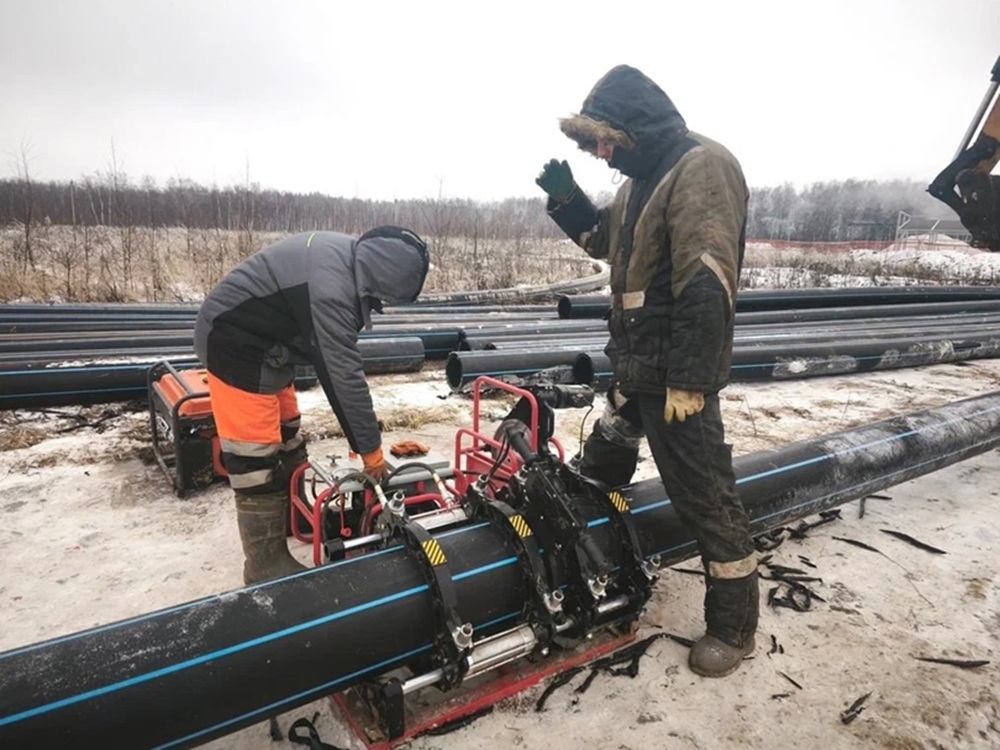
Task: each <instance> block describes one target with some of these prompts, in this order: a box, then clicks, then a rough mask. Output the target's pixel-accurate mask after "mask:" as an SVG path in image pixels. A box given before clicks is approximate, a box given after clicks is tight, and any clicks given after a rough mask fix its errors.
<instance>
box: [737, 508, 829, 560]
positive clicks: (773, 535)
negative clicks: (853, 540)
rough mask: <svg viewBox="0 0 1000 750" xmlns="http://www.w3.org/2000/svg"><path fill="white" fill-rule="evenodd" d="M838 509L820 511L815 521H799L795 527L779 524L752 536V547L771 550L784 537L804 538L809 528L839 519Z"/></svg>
mask: <svg viewBox="0 0 1000 750" xmlns="http://www.w3.org/2000/svg"><path fill="white" fill-rule="evenodd" d="M840 517H841V516H840V509H839V508H832V509H830V510H824V511H821V512H820V514H819V520H817V521H811V522H809V521H800V522H799V523H798V525H796V526H795V527H792V526H779V527H778V528H776V529H771V530H770V531H766V532H764V533H763V534H758V535H757V536H755V537H754V540H753V542H754V547H755V548H756V549H757V551H758V552H771V551H773V550H775V549H777V548H778V547H780V546H781V545H782V543H783V542H784V541H785V540H786V539H805V538H806V536H807V535H808V533H809V531H810V530H811V529H814V528H816V527H817V526H822V525H823V524H827V523H831V522H832V521H837V520H839V519H840Z"/></svg>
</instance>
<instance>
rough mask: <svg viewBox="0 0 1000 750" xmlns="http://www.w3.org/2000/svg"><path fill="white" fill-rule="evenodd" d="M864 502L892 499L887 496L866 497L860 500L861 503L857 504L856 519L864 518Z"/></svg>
mask: <svg viewBox="0 0 1000 750" xmlns="http://www.w3.org/2000/svg"><path fill="white" fill-rule="evenodd" d="M866 500H892V498H891V497H889V496H888V495H868V496H866V497H863V498H861V501H860V502H859V503H858V518H864V517H865V501H866Z"/></svg>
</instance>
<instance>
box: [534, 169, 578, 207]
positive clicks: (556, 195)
mask: <svg viewBox="0 0 1000 750" xmlns="http://www.w3.org/2000/svg"><path fill="white" fill-rule="evenodd" d="M535 183H536V184H537V185H538V187H540V188H541V189H542V190H544V191H545V192H546V193H548V194H549V195H550V196H552V200H554V201H556V203H568V202H569V199H570V198H571V197H572V196H573V191H574V190H576V182H574V180H573V172H572V170H571V169H570V168H569V164H567V163H566V161H565V160H564V161H559V160H558V159H550V160H549V162H548V164H546V165H545V166H544V167H542V171H541V172H539V174H538V177H536V178H535Z"/></svg>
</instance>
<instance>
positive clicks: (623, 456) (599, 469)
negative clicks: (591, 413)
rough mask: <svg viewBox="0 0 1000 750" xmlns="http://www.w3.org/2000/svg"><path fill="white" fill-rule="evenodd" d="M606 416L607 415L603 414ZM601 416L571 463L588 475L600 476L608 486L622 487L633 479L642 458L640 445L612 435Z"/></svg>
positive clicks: (594, 477)
mask: <svg viewBox="0 0 1000 750" xmlns="http://www.w3.org/2000/svg"><path fill="white" fill-rule="evenodd" d="M601 419H605V417H601ZM604 433H605V430H604V429H603V425H602V423H601V421H600V420H598V421H597V423H595V424H594V429H593V430H592V431H591V433H590V435H588V436H587V440H586V441H585V442H584V444H583V445H582V446H581V448H580V454H579V455H578V456H577V457H576V458H574V459H573V461H572V462H571V464H570V465H571V467H572V468H573V469H575V470H576V471H578V472H580V474H582V475H583V476H585V477H587V478H588V479H596V480H597V481H599V482H603V483H604V484H605V485H607V486H608V487H611V488H614V487H621V486H622V485H625V484H628V483H629V482H630V481H632V475H633V474H635V468H636V465H637V464H638V462H639V445H638V440H637V439H636V440H635V441H634V442H635V445H631V444H629V445H625V444H623V442H618V441H616V440H612V439H609V438H608V437H607V436H606V435H605V434H604Z"/></svg>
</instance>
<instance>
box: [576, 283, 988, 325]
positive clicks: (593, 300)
mask: <svg viewBox="0 0 1000 750" xmlns="http://www.w3.org/2000/svg"><path fill="white" fill-rule="evenodd" d="M602 296H603V299H604V303H603V305H602V304H601V301H600V300H601V297H602ZM578 299H579V303H577V298H576V297H575V296H574V295H563V296H561V297H560V298H559V302H558V310H559V317H561V318H586V317H590V318H601V317H604V316H605V315H607V313H608V310H609V308H610V305H611V301H610V297H608V296H607V295H581V296H580V297H579V298H578ZM962 300H965V301H969V300H1000V289H998V288H997V287H989V286H896V287H843V288H827V287H822V288H812V289H743V290H741V291H740V292H739V294H738V295H737V297H736V312H737V313H740V312H762V311H765V310H788V309H792V308H795V309H807V308H808V309H814V308H825V307H844V306H853V305H898V304H915V303H940V302H958V301H962ZM574 308H576V309H574Z"/></svg>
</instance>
